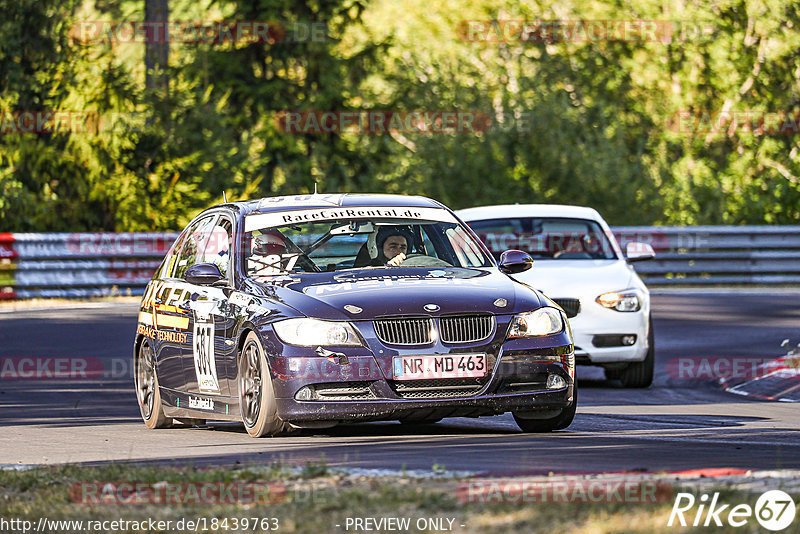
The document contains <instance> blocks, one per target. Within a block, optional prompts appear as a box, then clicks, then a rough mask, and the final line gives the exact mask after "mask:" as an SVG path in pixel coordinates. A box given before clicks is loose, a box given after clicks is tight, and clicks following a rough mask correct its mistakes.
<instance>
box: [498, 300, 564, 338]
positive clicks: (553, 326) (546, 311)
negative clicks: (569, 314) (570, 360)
mask: <svg viewBox="0 0 800 534" xmlns="http://www.w3.org/2000/svg"><path fill="white" fill-rule="evenodd" d="M563 329H564V320H563V319H562V317H561V312H560V311H559V310H557V309H555V308H549V307H544V308H539V309H538V310H535V311H532V312H527V313H520V314H517V315H515V316H514V318H513V319H512V320H511V328H509V330H508V337H509V338H519V337H537V336H548V335H550V334H557V333H559V332H561V330H563Z"/></svg>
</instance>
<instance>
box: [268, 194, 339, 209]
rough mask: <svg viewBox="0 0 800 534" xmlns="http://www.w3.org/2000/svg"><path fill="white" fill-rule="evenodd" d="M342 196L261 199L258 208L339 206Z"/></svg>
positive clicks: (299, 196)
mask: <svg viewBox="0 0 800 534" xmlns="http://www.w3.org/2000/svg"><path fill="white" fill-rule="evenodd" d="M343 198H344V195H342V194H335V195H297V196H284V197H272V198H264V199H261V202H260V203H259V205H258V207H259V208H261V209H264V208H270V207H273V206H275V207H281V206H287V205H288V206H291V207H294V206H319V205H320V204H328V205H330V206H339V205H340V204H341V203H342V199H343Z"/></svg>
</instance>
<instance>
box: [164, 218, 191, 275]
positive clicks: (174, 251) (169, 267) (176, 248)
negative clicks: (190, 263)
mask: <svg viewBox="0 0 800 534" xmlns="http://www.w3.org/2000/svg"><path fill="white" fill-rule="evenodd" d="M188 233H189V231H188V230H184V231H183V232H181V234H180V235H179V236H178V238H177V239H176V240H175V243H173V244H172V246H171V247H170V249H169V252H167V255H166V257H164V261H163V262H161V267H159V271H158V273H159V278H172V273H173V272H174V271H175V263H177V261H178V254H179V253H180V251H181V247H182V246H183V241H184V240H185V239H186V235H187V234H188Z"/></svg>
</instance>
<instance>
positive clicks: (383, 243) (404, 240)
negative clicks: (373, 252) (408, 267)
mask: <svg viewBox="0 0 800 534" xmlns="http://www.w3.org/2000/svg"><path fill="white" fill-rule="evenodd" d="M375 244H376V245H378V257H377V258H374V259H373V260H372V262H371V265H393V266H397V265H400V264H401V263H402V262H403V261H404V260H405V259H406V254H407V253H408V251H409V246H410V244H411V235H410V234H409V233H408V232H407V231H406V230H403V229H401V228H398V227H397V226H383V227H381V229H380V230H378V234H377V235H376V236H375Z"/></svg>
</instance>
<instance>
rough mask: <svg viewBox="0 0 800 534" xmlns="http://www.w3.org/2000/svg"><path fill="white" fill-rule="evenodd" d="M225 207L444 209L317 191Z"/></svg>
mask: <svg viewBox="0 0 800 534" xmlns="http://www.w3.org/2000/svg"><path fill="white" fill-rule="evenodd" d="M225 206H232V207H235V208H238V209H239V210H240V211H241V212H242V214H244V215H246V214H248V213H271V212H278V211H288V210H296V209H313V208H330V207H350V206H352V207H357V206H358V207H360V206H388V207H394V206H398V207H410V208H424V207H427V208H444V207H445V206H444V205H443V204H441V203H439V202H437V201H435V200H433V199H430V198H426V197H421V196H406V195H386V194H377V193H336V194H325V193H315V194H310V195H288V196H280V197H264V198H260V199H254V200H245V201H241V202H229V203H228V204H225Z"/></svg>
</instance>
